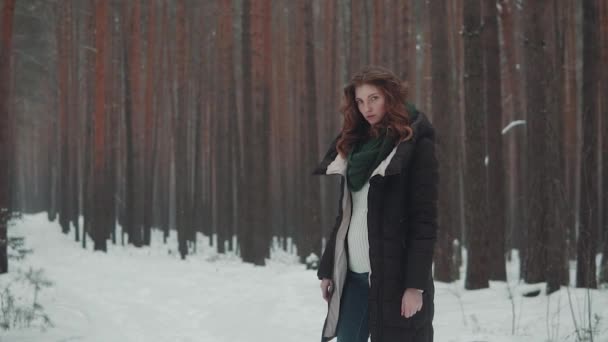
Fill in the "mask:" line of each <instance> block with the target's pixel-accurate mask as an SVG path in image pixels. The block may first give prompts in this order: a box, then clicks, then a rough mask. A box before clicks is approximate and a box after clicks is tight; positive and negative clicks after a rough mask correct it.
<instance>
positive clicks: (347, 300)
mask: <svg viewBox="0 0 608 342" xmlns="http://www.w3.org/2000/svg"><path fill="white" fill-rule="evenodd" d="M367 277H368V273H367V272H366V273H355V272H353V271H351V270H348V273H347V274H346V282H345V284H344V291H343V292H342V298H340V316H339V317H338V326H337V332H338V341H337V342H366V341H367V338H368V337H369V324H368V319H369V318H368V307H367V298H368V296H369V283H368V278H367Z"/></svg>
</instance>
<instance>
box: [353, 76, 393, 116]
mask: <svg viewBox="0 0 608 342" xmlns="http://www.w3.org/2000/svg"><path fill="white" fill-rule="evenodd" d="M355 102H356V103H357V108H359V112H361V114H363V117H364V118H365V120H367V122H369V124H370V125H372V126H373V125H375V124H377V123H378V122H380V121H382V119H383V118H384V115H385V114H386V110H385V108H384V95H382V92H380V89H378V88H377V87H375V86H373V85H371V84H362V85H360V86H358V87H356V88H355Z"/></svg>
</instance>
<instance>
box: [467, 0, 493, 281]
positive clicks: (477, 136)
mask: <svg viewBox="0 0 608 342" xmlns="http://www.w3.org/2000/svg"><path fill="white" fill-rule="evenodd" d="M463 18H464V25H463V33H462V34H463V36H464V94H465V95H464V96H465V97H464V102H465V125H466V133H465V149H466V160H465V182H464V183H465V221H466V226H467V228H468V230H467V234H466V239H467V242H466V245H467V248H468V249H467V251H468V253H467V275H466V280H465V288H466V289H468V290H472V289H480V288H488V287H489V276H490V274H489V267H490V264H489V260H488V251H487V241H486V239H487V238H488V236H487V234H485V231H486V225H487V223H488V210H489V208H488V203H487V200H486V198H487V192H488V189H487V170H486V165H485V158H486V143H487V134H486V117H485V113H484V111H483V104H484V98H483V95H484V93H483V92H482V87H483V84H484V79H483V77H484V75H483V65H482V61H483V56H484V50H483V47H482V40H481V30H482V26H481V2H480V1H479V0H465V1H464V9H463Z"/></svg>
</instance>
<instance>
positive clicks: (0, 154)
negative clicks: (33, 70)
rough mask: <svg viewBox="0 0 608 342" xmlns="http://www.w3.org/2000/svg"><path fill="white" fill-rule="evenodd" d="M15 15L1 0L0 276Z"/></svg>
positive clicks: (10, 0)
mask: <svg viewBox="0 0 608 342" xmlns="http://www.w3.org/2000/svg"><path fill="white" fill-rule="evenodd" d="M14 12H15V0H3V6H2V12H0V18H2V21H0V165H4V166H2V167H0V274H2V273H7V272H8V257H7V234H6V231H7V222H8V219H9V217H10V211H9V208H10V203H9V200H10V192H9V184H10V182H11V180H10V179H9V178H10V174H9V172H8V171H9V170H8V168H7V167H5V166H6V165H9V163H10V162H11V160H12V159H11V155H12V152H13V150H12V147H13V144H12V142H11V141H10V140H9V137H10V136H12V134H11V133H10V127H9V122H10V120H9V117H10V116H9V105H8V102H9V89H10V83H9V80H11V79H12V77H11V75H10V71H11V68H10V63H11V55H12V47H13V44H12V39H13V15H14Z"/></svg>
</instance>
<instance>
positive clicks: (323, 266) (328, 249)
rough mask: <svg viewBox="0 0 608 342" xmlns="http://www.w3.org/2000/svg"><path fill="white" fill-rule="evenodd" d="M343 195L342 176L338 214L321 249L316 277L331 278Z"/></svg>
mask: <svg viewBox="0 0 608 342" xmlns="http://www.w3.org/2000/svg"><path fill="white" fill-rule="evenodd" d="M343 196H344V177H342V181H341V182H340V196H339V197H340V200H339V201H338V208H339V209H338V216H337V217H336V222H335V223H334V228H333V229H332V232H331V234H330V236H329V240H328V241H327V243H326V244H325V250H324V251H323V256H321V262H320V264H319V269H318V270H317V278H319V279H323V278H327V279H332V277H333V273H334V252H335V250H336V234H337V233H338V228H339V227H340V223H341V222H342V198H343Z"/></svg>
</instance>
